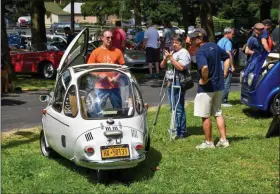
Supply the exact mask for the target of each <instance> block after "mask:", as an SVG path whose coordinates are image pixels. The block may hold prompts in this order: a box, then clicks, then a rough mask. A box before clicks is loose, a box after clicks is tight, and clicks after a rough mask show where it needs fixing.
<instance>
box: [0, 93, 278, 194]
mask: <svg viewBox="0 0 280 194" xmlns="http://www.w3.org/2000/svg"><path fill="white" fill-rule="evenodd" d="M239 95H240V94H239V93H231V94H230V100H231V103H233V104H234V106H233V107H231V108H224V109H223V113H224V116H225V119H226V123H227V129H228V131H227V132H228V139H229V141H230V143H231V146H230V147H229V148H225V149H223V148H216V149H213V150H201V151H197V150H196V149H195V146H196V145H198V144H200V143H201V142H202V140H203V139H204V135H203V132H202V129H201V120H200V118H196V117H193V103H192V102H188V103H187V124H188V133H189V136H188V138H186V139H180V140H176V141H173V142H170V141H169V136H168V134H167V129H168V128H169V122H170V112H169V108H168V107H163V108H162V109H161V112H160V116H159V121H158V124H157V126H156V128H155V130H154V133H153V135H152V138H151V139H152V143H151V150H150V152H149V153H148V156H147V159H146V160H145V161H144V162H143V163H141V164H140V165H138V166H137V167H136V168H133V169H128V170H124V171H123V172H122V174H121V175H120V176H121V177H119V178H118V179H115V180H114V181H111V182H110V183H109V184H108V185H104V184H96V181H95V178H94V174H95V173H94V171H93V170H89V169H86V168H82V167H78V166H76V165H75V164H74V163H72V162H70V161H68V160H66V159H64V158H61V157H57V158H52V159H48V158H45V157H43V156H42V155H41V152H40V146H39V132H40V128H34V129H29V130H20V131H15V132H12V133H2V184H1V189H2V192H3V193H28V194H29V193H279V138H278V137H277V138H268V139H267V138H265V134H266V131H267V129H268V127H269V125H270V122H271V121H272V118H271V117H268V116H266V115H265V114H261V112H259V111H255V110H252V109H249V108H247V107H246V106H244V105H242V104H240V103H239ZM154 116H155V109H152V108H151V109H150V110H149V113H148V118H149V124H150V129H152V122H153V119H154ZM213 135H214V137H215V138H216V139H215V142H217V140H218V139H217V138H218V132H217V128H216V125H215V124H213ZM156 167H157V168H156ZM155 168H156V169H155ZM125 177H128V178H127V179H126V180H123V179H125ZM122 178H123V179H122Z"/></svg>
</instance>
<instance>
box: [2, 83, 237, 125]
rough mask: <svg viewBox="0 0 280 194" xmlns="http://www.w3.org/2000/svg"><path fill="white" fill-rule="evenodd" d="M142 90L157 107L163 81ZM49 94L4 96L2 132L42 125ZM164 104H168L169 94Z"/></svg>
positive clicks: (190, 97) (189, 95)
mask: <svg viewBox="0 0 280 194" xmlns="http://www.w3.org/2000/svg"><path fill="white" fill-rule="evenodd" d="M139 84H140V89H141V92H142V96H143V98H144V102H145V103H148V104H149V106H150V107H153V106H157V105H158V103H159V100H160V99H159V92H160V89H161V84H162V80H160V79H154V80H147V79H142V80H140V81H139ZM196 89H197V85H195V87H193V88H192V89H191V90H189V91H188V92H187V93H186V96H185V98H186V100H193V99H194V97H195V94H196ZM231 91H240V84H239V83H238V79H237V78H235V79H234V83H232V88H231ZM42 94H47V92H46V91H35V92H34V91H33V92H31V91H29V92H21V93H9V94H2V98H1V113H2V114H1V116H2V119H1V121H2V126H1V129H2V131H10V130H12V129H24V128H31V127H35V126H40V125H41V118H42V115H41V111H42V109H44V107H45V106H46V104H47V103H42V102H40V101H39V96H40V95H42ZM163 104H167V94H166V97H165V99H164V102H163Z"/></svg>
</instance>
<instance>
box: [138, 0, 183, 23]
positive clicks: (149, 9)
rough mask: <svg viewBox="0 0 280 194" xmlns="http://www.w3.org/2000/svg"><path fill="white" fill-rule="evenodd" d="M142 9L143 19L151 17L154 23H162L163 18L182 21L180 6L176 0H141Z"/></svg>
mask: <svg viewBox="0 0 280 194" xmlns="http://www.w3.org/2000/svg"><path fill="white" fill-rule="evenodd" d="M142 10H143V11H142V14H143V16H144V19H148V18H149V19H152V21H153V22H154V23H155V24H162V22H163V21H164V20H169V21H174V22H178V23H181V21H182V13H181V8H180V4H179V3H178V1H177V0H169V1H159V0H143V1H142Z"/></svg>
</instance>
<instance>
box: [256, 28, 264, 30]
mask: <svg viewBox="0 0 280 194" xmlns="http://www.w3.org/2000/svg"><path fill="white" fill-rule="evenodd" d="M256 30H264V28H256Z"/></svg>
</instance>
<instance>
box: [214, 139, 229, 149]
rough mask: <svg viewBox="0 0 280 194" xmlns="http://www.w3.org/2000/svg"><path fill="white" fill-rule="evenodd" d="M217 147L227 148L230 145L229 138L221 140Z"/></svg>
mask: <svg viewBox="0 0 280 194" xmlns="http://www.w3.org/2000/svg"><path fill="white" fill-rule="evenodd" d="M216 147H222V148H227V147H229V142H228V140H227V139H226V140H220V141H219V142H218V143H217V144H216Z"/></svg>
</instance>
